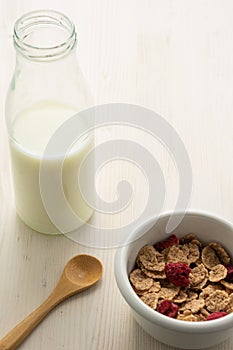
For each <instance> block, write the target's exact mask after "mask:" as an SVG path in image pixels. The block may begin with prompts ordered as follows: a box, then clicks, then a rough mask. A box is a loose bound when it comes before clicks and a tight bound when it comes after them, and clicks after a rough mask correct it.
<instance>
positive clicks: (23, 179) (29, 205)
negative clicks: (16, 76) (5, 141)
mask: <svg viewBox="0 0 233 350" xmlns="http://www.w3.org/2000/svg"><path fill="white" fill-rule="evenodd" d="M76 112H77V111H76V110H75V109H73V108H70V107H69V106H66V105H62V104H59V103H56V102H52V101H45V102H41V103H38V104H36V105H34V106H33V107H32V108H30V109H27V110H24V111H23V112H22V113H20V114H19V115H18V116H17V117H16V119H15V122H14V125H13V139H11V140H10V149H11V163H12V173H13V182H14V189H15V203H16V209H17V212H18V214H19V216H20V217H21V219H22V220H23V221H24V222H25V223H26V224H27V225H28V226H30V227H31V228H33V229H34V230H36V231H39V232H42V233H47V234H56V233H59V230H58V229H57V228H56V227H55V226H54V225H53V223H52V222H51V220H50V219H49V217H48V214H47V212H46V210H45V208H44V205H43V203H42V199H41V193H40V186H39V172H40V164H41V159H42V155H43V151H44V149H45V147H46V145H47V143H48V141H49V139H50V138H51V136H52V135H53V134H54V131H55V130H56V129H57V128H58V127H59V126H60V125H61V124H62V123H63V122H64V121H65V120H67V119H68V118H69V117H71V116H72V115H74V114H75V113H76ZM92 147H93V136H90V135H89V136H88V137H86V138H85V139H84V140H83V141H82V142H79V143H78V145H77V146H75V148H73V149H72V152H69V153H68V155H67V156H66V159H65V161H64V163H63V167H62V186H63V190H64V194H65V198H66V200H67V202H68V204H69V206H70V207H71V208H72V210H73V212H74V213H76V214H77V215H78V217H79V218H80V219H81V221H77V227H76V228H78V226H80V225H81V224H82V223H84V222H86V221H87V220H88V219H89V218H90V216H91V214H92V212H93V210H92V208H90V207H89V206H88V205H87V203H86V202H85V200H84V199H83V197H82V195H81V192H80V188H79V186H78V170H79V166H80V164H81V162H82V160H83V159H84V158H85V156H86V155H87V153H88V152H89V151H90V149H91V148H92ZM56 157H57V156H56ZM56 157H54V158H50V157H49V158H48V159H46V166H47V165H48V167H49V169H50V168H51V169H53V168H54V167H55V166H56V159H57V158H56ZM62 158H63V157H62ZM60 159H61V158H60ZM93 171H94V170H93ZM86 175H87V176H86V179H87V180H86V181H87V186H88V181H89V180H90V176H94V173H92V174H90V173H89V174H86ZM48 181H52V179H51V178H48ZM57 207H58V208H59V203H57ZM58 215H59V216H60V217H61V218H62V215H65V214H64V213H63V212H60V213H58ZM64 220H65V217H64ZM72 228H73V227H72Z"/></svg>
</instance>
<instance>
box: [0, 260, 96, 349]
mask: <svg viewBox="0 0 233 350" xmlns="http://www.w3.org/2000/svg"><path fill="white" fill-rule="evenodd" d="M102 273H103V266H102V264H101V262H100V261H99V260H98V259H97V258H95V257H93V256H91V255H86V254H82V255H77V256H75V257H73V258H72V259H71V260H70V261H68V263H67V264H66V266H65V268H64V270H63V273H62V275H61V277H60V280H59V281H58V283H57V286H56V287H55V289H54V290H53V292H52V293H51V294H50V296H49V297H48V298H47V299H46V300H45V301H44V302H43V304H41V305H40V306H39V307H38V308H37V309H35V310H34V311H33V312H32V313H31V314H30V315H28V316H27V317H26V318H25V319H24V320H22V321H21V322H20V323H19V324H18V325H17V326H15V327H14V328H13V329H12V330H11V331H10V332H9V333H7V334H6V335H5V336H4V337H3V338H2V339H1V340H0V350H14V349H16V348H17V347H18V346H19V345H20V344H21V342H22V341H23V340H24V339H25V338H26V337H27V336H28V335H29V334H30V333H31V332H32V330H33V329H34V328H35V327H36V326H37V325H38V324H39V323H40V322H41V321H42V320H43V318H44V317H45V316H46V315H47V314H48V313H49V312H50V311H51V310H52V309H53V308H54V307H55V306H56V305H58V304H59V303H60V302H62V301H63V300H65V299H67V298H69V297H70V296H72V295H74V294H77V293H80V292H82V291H83V290H85V289H87V288H89V287H91V286H92V285H93V284H95V283H96V282H97V281H98V280H99V279H100V278H101V276H102Z"/></svg>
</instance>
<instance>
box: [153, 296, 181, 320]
mask: <svg viewBox="0 0 233 350" xmlns="http://www.w3.org/2000/svg"><path fill="white" fill-rule="evenodd" d="M157 311H158V312H160V313H161V314H163V315H165V316H168V317H172V318H175V317H176V315H177V313H178V305H177V304H175V303H172V302H171V301H170V300H163V301H161V303H160V304H159V305H158V306H157Z"/></svg>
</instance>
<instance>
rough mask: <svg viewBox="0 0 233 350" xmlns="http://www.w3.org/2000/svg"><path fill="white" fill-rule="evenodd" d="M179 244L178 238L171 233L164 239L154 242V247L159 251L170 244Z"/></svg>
mask: <svg viewBox="0 0 233 350" xmlns="http://www.w3.org/2000/svg"><path fill="white" fill-rule="evenodd" d="M175 244H179V238H178V237H177V236H176V235H171V236H170V237H168V238H167V239H165V240H164V241H160V242H157V243H155V244H154V247H155V249H156V250H157V251H158V252H161V251H162V250H163V249H165V248H167V247H171V246H172V245H175Z"/></svg>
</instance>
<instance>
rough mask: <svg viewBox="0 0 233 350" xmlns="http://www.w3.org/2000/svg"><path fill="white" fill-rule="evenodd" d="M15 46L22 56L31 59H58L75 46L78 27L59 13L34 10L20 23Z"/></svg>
mask: <svg viewBox="0 0 233 350" xmlns="http://www.w3.org/2000/svg"><path fill="white" fill-rule="evenodd" d="M14 44H15V47H16V49H17V50H18V51H19V52H20V53H21V54H23V55H24V56H26V57H28V58H30V59H35V60H49V59H56V58H58V57H60V56H63V55H65V54H67V53H68V52H69V51H70V50H71V49H72V48H73V47H74V46H75V44H76V32H75V26H74V24H73V23H72V22H71V21H70V20H69V18H68V17H67V16H65V15H64V14H62V13H60V12H58V11H54V10H39V11H32V12H29V13H27V14H25V15H23V16H22V17H20V18H19V19H18V20H17V21H16V23H15V27H14Z"/></svg>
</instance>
